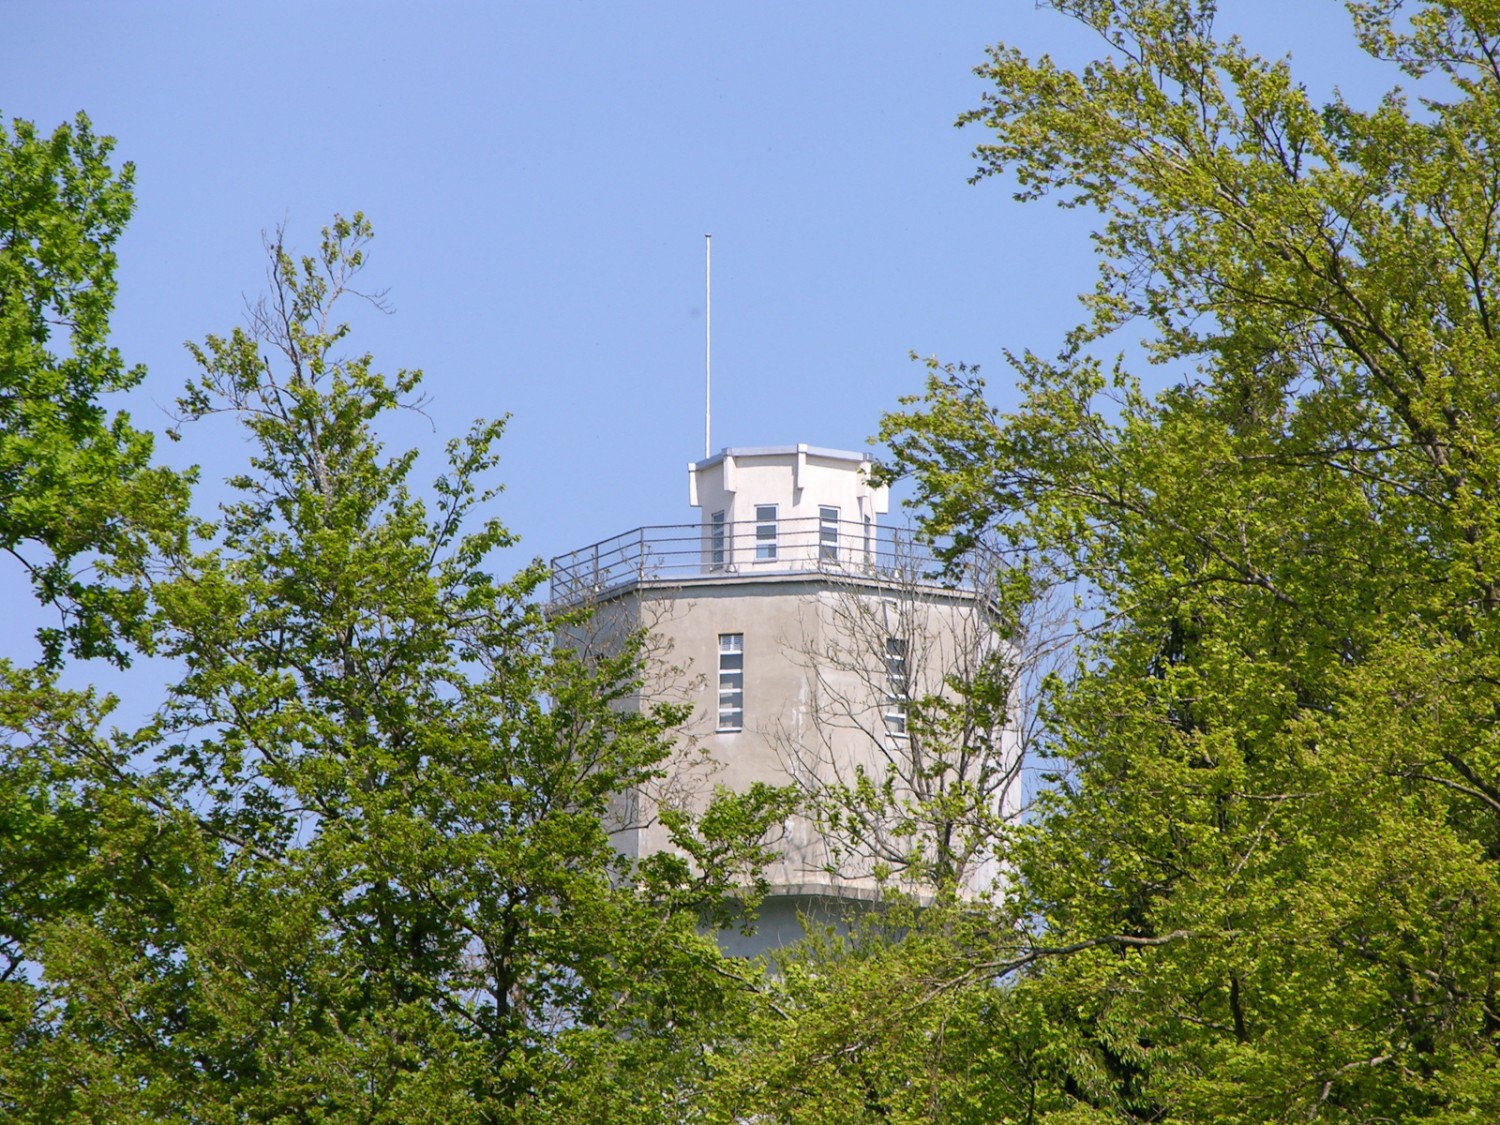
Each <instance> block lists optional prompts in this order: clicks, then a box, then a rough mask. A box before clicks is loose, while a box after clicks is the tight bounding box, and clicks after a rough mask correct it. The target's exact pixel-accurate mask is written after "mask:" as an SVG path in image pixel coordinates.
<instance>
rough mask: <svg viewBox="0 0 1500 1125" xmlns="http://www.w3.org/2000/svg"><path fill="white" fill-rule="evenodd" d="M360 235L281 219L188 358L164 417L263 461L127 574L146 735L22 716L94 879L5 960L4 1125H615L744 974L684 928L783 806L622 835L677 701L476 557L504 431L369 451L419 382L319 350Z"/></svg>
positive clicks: (727, 801)
mask: <svg viewBox="0 0 1500 1125" xmlns="http://www.w3.org/2000/svg"><path fill="white" fill-rule="evenodd" d="M369 237H370V228H369V225H368V223H367V222H366V221H365V220H364V218H363V216H360V215H355V216H354V217H353V218H350V219H337V220H336V221H335V222H334V224H333V225H332V226H331V227H330V228H328V229H327V230H326V231H325V235H324V240H323V244H322V247H321V251H320V253H318V254H316V255H311V256H307V257H302V258H297V257H294V256H293V255H292V254H290V253H289V252H288V251H287V250H286V249H285V248H284V246H283V245H282V243H281V240H280V238H279V236H278V238H277V239H275V240H274V241H273V242H272V243H271V244H270V247H269V249H270V255H271V264H270V270H269V281H270V292H269V295H268V297H267V298H266V300H265V301H264V303H262V304H261V305H259V306H257V307H256V308H255V309H254V310H252V316H251V324H250V327H249V330H248V331H247V330H243V329H241V330H236V331H234V332H233V333H232V334H230V335H228V336H224V337H220V336H210V337H208V338H207V339H206V341H205V342H204V343H203V344H202V345H200V346H194V347H193V348H192V351H193V355H194V357H195V359H196V360H197V362H198V364H199V366H200V368H201V372H202V374H201V378H200V379H199V380H198V381H197V382H196V383H195V384H194V385H193V386H192V387H191V388H190V389H189V392H188V394H187V396H186V398H185V399H184V401H183V408H184V411H185V413H186V414H187V415H188V416H189V417H191V418H195V419H203V418H206V417H207V416H208V415H210V414H214V413H218V412H227V413H229V414H231V415H233V416H234V417H235V418H236V419H237V420H238V421H239V422H240V424H242V425H243V426H244V427H245V428H246V430H247V432H248V435H249V437H250V439H251V442H252V446H253V449H254V456H253V457H252V462H251V468H250V470H249V471H247V472H246V473H245V474H244V475H243V476H241V477H239V478H237V479H235V480H234V481H232V482H231V483H232V485H233V487H234V488H235V489H236V490H237V491H238V493H239V499H237V500H236V501H234V502H233V503H230V504H227V505H225V506H224V508H223V510H222V520H221V523H220V525H219V527H218V529H217V531H216V533H215V535H214V537H213V539H212V541H211V542H210V543H209V544H208V546H207V547H206V548H205V549H202V550H192V551H189V550H180V551H177V552H174V553H169V554H167V555H165V556H164V557H163V558H161V559H160V560H158V564H157V566H156V567H155V568H154V569H155V572H156V573H157V580H156V581H155V584H154V586H153V588H152V590H151V595H152V599H153V604H154V606H155V607H156V616H155V618H154V628H155V631H156V636H157V639H158V643H159V645H160V648H161V650H162V651H163V652H165V653H167V654H168V655H170V656H172V657H175V658H176V659H177V660H178V661H180V662H181V665H182V667H183V668H184V673H183V676H182V678H181V680H180V681H179V682H178V683H177V684H176V685H175V686H174V687H173V688H172V690H171V693H170V697H169V699H168V701H167V703H166V704H165V706H164V707H163V708H162V710H161V712H160V713H159V715H158V717H157V720H156V721H155V722H154V723H153V724H152V725H150V726H149V727H148V728H146V729H144V730H142V731H140V732H138V733H136V734H134V735H132V736H129V737H126V736H122V735H118V734H117V735H114V736H112V737H105V736H103V735H102V734H101V733H100V731H99V728H98V723H97V722H91V721H90V715H89V713H88V707H89V702H88V700H87V699H86V698H85V699H72V700H68V701H67V702H68V703H69V704H70V709H68V710H67V711H66V713H65V714H55V715H54V716H53V718H52V719H51V720H50V721H49V722H48V723H41V722H38V721H37V720H36V718H35V717H31V718H28V717H27V716H17V719H16V721H17V722H18V724H19V723H25V724H26V726H27V728H28V729H29V731H30V737H31V739H32V741H33V748H32V755H31V758H32V760H33V761H35V762H46V763H57V768H58V769H60V770H62V769H65V770H67V771H70V772H69V774H68V785H69V788H70V791H71V792H72V793H74V794H75V795H76V798H77V799H78V800H79V801H80V802H82V803H84V804H86V805H88V806H89V807H90V808H93V809H97V810H99V811H98V814H97V819H98V822H99V828H98V831H97V833H96V836H95V839H94V843H93V846H92V847H91V848H90V849H89V850H88V852H87V854H86V855H84V856H81V857H75V861H74V864H73V869H72V871H71V877H72V881H73V883H74V884H75V885H76V886H78V887H80V888H85V889H89V888H100V893H96V894H90V895H84V894H81V893H80V894H79V895H78V896H76V897H77V901H76V902H75V903H74V904H73V906H72V908H71V909H68V910H65V911H61V912H60V913H59V914H58V915H57V916H54V917H53V918H51V919H50V920H49V921H48V924H47V925H46V926H45V927H43V928H42V929H41V931H40V932H39V933H38V934H37V935H36V936H35V939H34V940H33V941H32V942H31V943H30V944H29V946H28V948H27V950H26V952H27V954H28V955H29V956H30V957H32V958H34V959H35V960H36V961H37V962H39V963H40V964H41V965H42V966H43V968H44V969H45V973H46V982H45V988H44V989H41V990H39V992H38V994H37V998H36V999H35V1000H34V1001H33V1011H32V1012H31V1013H30V1014H29V1018H27V1019H26V1020H24V1021H21V1022H19V1023H18V1024H17V1025H15V1026H17V1027H18V1030H17V1032H16V1034H15V1035H14V1037H13V1044H14V1047H13V1056H14V1058H15V1059H19V1061H13V1064H12V1073H13V1077H11V1078H10V1082H9V1086H10V1088H9V1090H8V1091H5V1092H3V1093H0V1098H6V1099H8V1100H6V1101H3V1102H0V1104H4V1105H5V1106H6V1109H7V1111H8V1112H9V1114H10V1115H11V1116H12V1117H13V1118H16V1119H20V1120H27V1119H30V1120H37V1121H54V1120H62V1119H68V1118H69V1115H71V1116H72V1118H75V1119H80V1120H123V1119H128V1118H135V1117H139V1118H142V1119H149V1120H180V1121H240V1120H247V1119H248V1120H265V1121H289V1122H290V1121H326V1122H341V1121H348V1122H377V1121H444V1122H454V1121H457V1122H461V1121H487V1122H488V1121H512V1120H515V1121H519V1120H537V1119H543V1118H544V1117H545V1115H547V1114H549V1113H553V1112H558V1113H561V1112H564V1111H565V1110H566V1109H567V1107H569V1106H571V1107H572V1110H571V1112H573V1113H577V1112H582V1111H583V1110H581V1109H580V1108H579V1107H580V1106H587V1105H595V1106H597V1105H599V1104H600V1103H601V1101H602V1100H603V1099H604V1098H605V1097H606V1095H608V1094H610V1093H612V1092H615V1091H620V1090H625V1089H634V1090H636V1091H638V1092H642V1093H641V1098H640V1099H638V1104H637V1106H636V1108H635V1109H634V1110H631V1109H630V1108H629V1106H628V1101H629V1099H628V1098H627V1099H625V1100H626V1102H627V1105H626V1106H625V1107H624V1108H621V1107H618V1106H617V1107H615V1109H614V1110H613V1113H614V1117H615V1118H616V1119H622V1120H623V1119H630V1118H631V1116H632V1114H633V1115H634V1116H635V1118H637V1119H641V1120H652V1119H655V1115H656V1114H657V1113H659V1111H660V1104H659V1102H653V1101H651V1099H650V1097H647V1096H646V1095H645V1094H644V1093H643V1091H645V1090H647V1089H651V1090H653V1091H655V1092H654V1093H653V1095H652V1096H653V1097H656V1098H658V1099H659V1098H662V1097H667V1096H669V1095H670V1090H671V1087H672V1084H673V1083H674V1082H677V1081H681V1080H685V1079H684V1078H683V1077H682V1076H684V1075H688V1074H690V1073H691V1072H692V1068H693V1066H694V1065H695V1062H694V1056H693V1054H692V1052H691V1050H689V1046H690V1040H689V1037H688V1034H687V1033H688V1029H690V1028H692V1027H693V1026H695V1025H696V1024H697V1023H699V1022H700V1021H703V1020H707V1019H710V1018H713V1017H714V1016H715V1015H716V1014H718V1013H721V1012H723V1011H724V1010H725V1009H726V1007H727V1006H731V1005H734V1004H736V1003H738V1002H739V999H738V998H739V997H740V996H741V995H742V994H745V993H746V992H747V991H748V989H749V988H750V984H749V983H748V982H746V981H743V980H741V979H740V974H739V973H738V971H737V970H735V969H734V968H733V967H731V966H727V965H726V964H725V963H724V961H723V958H722V957H721V956H720V954H719V952H718V949H717V946H716V944H715V942H714V939H713V936H712V935H711V934H710V933H706V932H703V930H702V928H701V922H702V920H703V918H704V917H705V916H709V915H712V914H713V913H714V911H715V910H716V909H717V908H718V907H719V906H720V904H721V902H722V900H723V899H724V898H725V897H726V896H727V895H728V894H730V893H731V892H736V893H739V892H740V891H741V890H742V889H743V888H745V887H747V886H748V887H750V888H752V889H753V886H754V880H755V873H756V868H757V867H758V865H759V864H760V863H761V862H762V861H763V858H764V857H763V854H762V851H761V846H760V839H761V836H762V835H763V833H764V831H765V829H766V826H767V824H769V823H770V822H772V821H773V820H775V819H776V818H777V817H779V816H780V815H783V813H784V808H785V800H784V798H782V797H781V796H780V795H778V794H775V793H772V792H769V791H764V790H758V791H756V792H754V793H751V794H748V795H746V796H744V797H740V798H731V797H728V796H726V797H724V798H723V799H722V800H720V801H719V802H717V803H716V804H715V805H714V806H712V807H711V808H710V809H709V810H708V812H707V813H706V814H705V816H704V817H703V818H702V820H701V822H700V823H698V824H689V823H687V822H686V821H680V822H678V823H677V825H676V828H677V834H678V839H679V842H680V843H681V845H682V849H683V851H684V853H686V855H687V856H689V857H692V858H693V859H695V860H696V861H697V862H689V861H688V860H686V859H682V858H675V857H662V858H660V859H658V860H654V861H647V862H646V863H643V864H641V865H639V866H637V867H634V868H632V867H631V866H629V865H628V864H627V863H626V861H625V860H624V859H623V858H622V857H620V856H618V855H617V854H616V853H615V852H614V850H613V849H612V847H611V846H610V843H609V839H608V836H607V834H606V832H605V829H604V815H605V811H606V806H607V803H608V801H609V798H610V796H611V795H612V794H614V793H616V792H618V791H619V790H620V789H622V788H624V787H627V786H630V785H633V784H638V783H641V782H644V781H646V780H648V779H650V778H651V777H652V776H654V775H655V774H656V773H657V772H658V771H659V770H661V769H662V768H663V764H664V762H665V761H666V758H667V755H668V753H669V751H670V745H671V744H670V739H671V737H672V734H673V731H674V728H675V725H676V724H677V722H678V721H680V719H681V718H682V716H681V715H680V714H679V713H678V712H677V711H675V710H673V709H671V708H663V709H660V710H657V711H654V712H652V713H649V714H641V713H638V712H636V711H633V710H631V709H628V708H624V707H620V706H617V704H618V703H619V702H620V701H621V700H622V699H623V698H624V697H626V696H627V695H629V694H630V693H631V692H633V691H634V690H635V689H636V687H637V671H638V665H639V661H638V651H637V648H636V647H634V646H633V645H629V644H627V645H625V646H624V647H623V648H622V649H621V650H619V651H617V652H616V653H614V654H613V655H604V656H599V655H596V656H595V657H594V658H593V659H591V660H589V661H584V660H582V659H580V658H579V657H577V656H575V655H574V654H572V653H571V652H569V651H567V650H565V649H560V648H557V647H555V646H554V644H553V635H554V629H555V628H556V627H557V625H558V624H559V621H558V620H556V619H555V618H552V617H549V615H548V614H547V613H546V612H544V610H543V607H542V606H541V605H540V604H539V603H538V600H537V598H536V596H535V595H536V592H537V589H538V585H539V583H541V582H542V580H543V578H544V573H543V571H542V569H541V568H540V567H539V566H537V565H535V564H534V565H532V566H530V567H527V568H526V569H524V570H523V571H522V572H521V573H520V574H519V575H518V576H517V577H516V578H514V579H512V580H510V581H506V582H501V581H497V580H496V579H494V578H493V577H492V576H491V574H490V572H489V571H488V569H487V566H488V565H489V564H490V561H491V560H492V558H493V555H494V552H495V551H496V550H497V549H499V548H503V547H506V546H508V545H510V543H511V542H512V538H511V536H510V535H509V533H508V532H506V531H505V529H504V528H503V527H502V526H501V524H500V523H499V522H498V521H497V520H495V519H494V518H490V517H485V516H481V515H480V514H479V513H480V512H481V511H482V510H483V509H484V508H485V507H486V506H487V505H488V504H489V502H490V501H491V499H492V497H493V495H494V492H493V491H492V490H489V489H487V488H486V487H485V485H484V483H483V482H484V480H485V479H486V478H487V477H488V476H489V475H490V473H491V471H492V470H493V468H494V466H495V463H496V453H495V450H494V446H495V442H496V440H497V439H498V437H499V436H500V431H501V424H500V423H498V422H496V423H479V424H476V426H475V427H474V429H473V430H472V431H471V432H470V433H469V434H468V435H467V436H465V437H464V438H462V439H460V440H457V441H454V442H452V443H450V444H449V446H448V468H447V470H446V472H445V473H444V474H443V475H442V476H440V477H439V478H438V479H437V480H436V481H435V482H434V483H433V484H432V485H431V488H430V492H429V494H428V495H427V497H425V498H424V497H420V496H417V495H414V494H413V492H412V490H411V489H410V488H409V486H408V479H409V477H410V475H411V471H412V468H413V465H414V462H415V459H416V455H415V453H413V452H406V453H401V454H397V455H394V456H390V455H387V454H385V453H384V451H383V450H382V447H381V445H380V442H379V441H378V439H377V437H376V434H375V430H374V427H375V425H376V424H377V423H378V421H379V420H380V418H381V417H382V415H384V414H385V413H387V412H388V411H390V410H392V409H395V408H398V407H399V406H401V405H402V403H403V402H405V401H407V400H408V399H409V397H410V396H411V395H412V393H413V392H414V391H415V390H416V388H417V386H418V383H419V380H420V373H418V372H414V371H402V372H398V373H396V374H395V375H394V376H390V377H387V376H384V375H382V374H380V373H379V372H378V371H376V369H375V367H374V364H373V360H372V359H371V358H370V357H369V356H367V355H352V356H348V357H343V349H344V348H345V347H346V344H347V338H348V333H349V327H348V325H347V324H346V323H344V322H342V321H341V320H339V319H338V316H339V314H338V312H337V306H338V304H339V302H340V301H341V300H345V299H347V298H348V297H350V296H353V295H355V293H356V290H355V289H354V288H353V283H354V279H355V277H356V276H357V274H358V273H359V271H360V269H361V268H362V265H363V260H364V247H365V243H366V242H367V240H368V239H369ZM62 710H63V709H62V708H61V707H60V706H58V705H57V704H54V711H55V712H60V711H62ZM65 720H66V721H65ZM147 752H149V753H150V754H151V755H152V756H153V757H154V760H155V762H156V765H154V766H149V767H146V766H142V764H141V763H142V760H143V755H145V754H146V753H147ZM641 1075H651V1076H652V1078H651V1081H649V1082H647V1081H645V1080H644V1079H642V1078H640V1077H639V1076H641ZM631 1076H635V1077H634V1078H632V1077H631ZM28 1115H29V1116H28Z"/></svg>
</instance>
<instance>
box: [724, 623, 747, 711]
mask: <svg viewBox="0 0 1500 1125" xmlns="http://www.w3.org/2000/svg"><path fill="white" fill-rule="evenodd" d="M744 726H745V634H744V633H720V634H719V730H721V731H736V730H743V729H744Z"/></svg>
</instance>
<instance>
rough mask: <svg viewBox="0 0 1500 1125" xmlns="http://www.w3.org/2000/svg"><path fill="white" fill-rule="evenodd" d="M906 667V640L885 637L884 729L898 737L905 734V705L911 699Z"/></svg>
mask: <svg viewBox="0 0 1500 1125" xmlns="http://www.w3.org/2000/svg"><path fill="white" fill-rule="evenodd" d="M910 691H911V683H910V680H909V679H908V676H907V669H906V641H904V640H902V639H901V638H900V637H887V638H886V639H885V729H886V730H887V731H888V732H890V733H891V734H893V735H896V736H897V737H898V738H899V737H903V736H905V734H906V707H907V703H908V702H909V701H910V699H911V695H910Z"/></svg>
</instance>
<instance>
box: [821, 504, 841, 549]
mask: <svg viewBox="0 0 1500 1125" xmlns="http://www.w3.org/2000/svg"><path fill="white" fill-rule="evenodd" d="M818 559H819V561H821V562H838V561H839V510H838V509H837V508H832V507H828V506H826V505H825V506H823V507H821V508H819V509H818Z"/></svg>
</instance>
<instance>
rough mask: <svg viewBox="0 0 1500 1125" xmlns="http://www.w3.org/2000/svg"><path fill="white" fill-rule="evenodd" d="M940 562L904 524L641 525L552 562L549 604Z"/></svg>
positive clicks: (895, 574)
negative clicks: (715, 582) (709, 582)
mask: <svg viewBox="0 0 1500 1125" xmlns="http://www.w3.org/2000/svg"><path fill="white" fill-rule="evenodd" d="M937 569H938V564H937V561H936V559H935V558H934V556H933V554H932V551H931V549H930V548H929V547H927V546H926V545H925V544H923V543H921V542H920V541H919V540H918V539H917V538H916V536H915V535H914V534H913V532H912V531H911V530H910V529H907V528H895V527H880V526H878V525H875V524H863V523H858V522H856V521H853V520H824V519H820V518H818V517H816V516H811V517H805V518H803V517H797V518H791V519H778V520H766V521H755V520H741V521H737V522H734V523H724V522H720V523H713V522H711V521H710V522H708V523H694V524H663V525H657V526H654V527H638V528H635V529H634V530H632V531H627V532H624V533H622V534H620V535H615V536H612V537H611V538H609V539H601V540H600V541H599V542H597V543H592V544H590V545H589V546H587V547H583V548H580V549H579V550H577V551H571V552H569V553H568V554H566V555H559V556H557V557H556V558H554V559H553V560H552V591H551V593H552V601H553V603H569V602H577V601H582V600H585V599H587V598H594V597H600V596H602V595H605V594H609V593H613V592H615V591H618V590H621V589H625V588H628V587H630V586H633V585H637V584H639V583H642V582H647V581H668V582H670V581H673V580H679V579H680V580H688V579H692V580H694V581H698V580H702V579H705V578H709V579H712V578H726V579H727V578H743V577H762V576H768V575H782V574H805V573H821V574H838V575H846V576H849V577H851V578H872V579H878V580H885V581H931V580H932V577H933V576H934V575H935V574H936V572H937Z"/></svg>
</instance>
